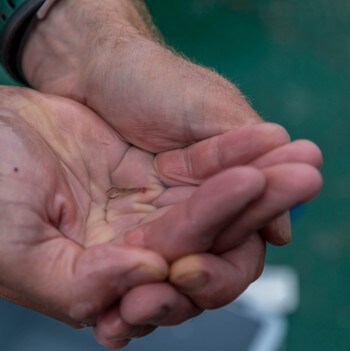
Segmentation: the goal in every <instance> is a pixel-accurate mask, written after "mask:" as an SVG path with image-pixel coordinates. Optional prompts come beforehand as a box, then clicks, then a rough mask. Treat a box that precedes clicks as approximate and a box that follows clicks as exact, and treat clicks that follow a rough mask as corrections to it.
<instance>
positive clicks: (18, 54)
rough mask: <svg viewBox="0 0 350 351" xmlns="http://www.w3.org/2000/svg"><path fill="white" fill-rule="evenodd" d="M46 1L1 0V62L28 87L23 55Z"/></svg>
mask: <svg viewBox="0 0 350 351" xmlns="http://www.w3.org/2000/svg"><path fill="white" fill-rule="evenodd" d="M44 3H45V0H26V1H25V0H17V1H16V0H0V25H1V27H2V30H1V33H0V60H1V63H2V65H3V66H4V68H5V69H6V71H7V72H8V73H9V74H10V75H11V77H12V78H14V79H15V80H17V81H18V82H20V83H22V84H25V85H28V83H27V82H26V80H25V78H24V75H23V71H22V64H21V61H22V54H23V48H24V44H25V42H26V39H27V36H28V34H29V32H30V29H31V28H32V26H33V25H34V24H35V22H36V21H37V17H36V13H37V12H38V10H39V9H40V8H41V7H42V6H43V4H44Z"/></svg>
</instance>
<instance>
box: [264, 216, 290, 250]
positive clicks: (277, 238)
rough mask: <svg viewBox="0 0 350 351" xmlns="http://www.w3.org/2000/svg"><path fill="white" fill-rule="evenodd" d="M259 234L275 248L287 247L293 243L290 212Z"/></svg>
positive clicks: (268, 225)
mask: <svg viewBox="0 0 350 351" xmlns="http://www.w3.org/2000/svg"><path fill="white" fill-rule="evenodd" d="M259 234H260V235H261V236H262V237H263V238H264V239H265V240H266V241H267V242H269V243H270V244H272V245H275V246H285V245H288V244H289V243H290V242H291V239H292V229H291V221H290V215H289V212H286V213H284V214H283V215H282V216H280V217H278V218H276V219H275V220H273V221H272V222H270V223H269V224H267V225H266V226H265V227H264V228H263V229H261V230H260V231H259Z"/></svg>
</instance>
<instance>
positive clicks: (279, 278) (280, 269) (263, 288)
mask: <svg viewBox="0 0 350 351" xmlns="http://www.w3.org/2000/svg"><path fill="white" fill-rule="evenodd" d="M238 301H239V302H242V303H244V304H245V305H249V306H251V307H252V308H256V309H258V310H260V311H262V312H266V313H270V314H275V315H286V314H290V313H293V312H295V311H296V310H297V309H298V307H299V304H300V284H299V277H298V274H297V272H296V271H295V270H294V269H293V268H291V267H288V266H267V267H266V268H265V270H264V273H263V274H262V276H261V277H260V278H259V279H258V280H257V281H256V282H255V283H253V284H252V285H251V286H250V287H249V288H248V289H247V290H246V291H245V292H244V293H243V294H242V296H241V297H240V298H239V299H238ZM228 307H229V306H228Z"/></svg>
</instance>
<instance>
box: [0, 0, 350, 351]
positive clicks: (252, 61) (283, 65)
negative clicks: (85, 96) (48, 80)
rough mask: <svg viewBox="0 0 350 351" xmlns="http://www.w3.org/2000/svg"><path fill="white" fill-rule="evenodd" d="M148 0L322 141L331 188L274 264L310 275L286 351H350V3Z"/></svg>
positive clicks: (193, 54)
mask: <svg viewBox="0 0 350 351" xmlns="http://www.w3.org/2000/svg"><path fill="white" fill-rule="evenodd" d="M147 3H148V5H149V7H150V9H151V12H152V14H153V16H154V19H155V22H156V24H157V25H158V26H159V28H160V29H161V31H162V33H163V35H164V37H165V39H166V41H167V43H168V44H169V45H171V46H173V47H174V48H175V49H177V50H178V51H180V52H182V53H183V54H184V55H186V56H187V57H189V58H190V59H192V60H194V61H195V62H198V63H200V64H203V65H206V66H210V67H212V68H214V69H215V70H217V71H218V72H219V73H221V74H223V75H224V76H226V77H227V78H229V79H230V80H232V81H233V82H234V83H236V84H237V85H238V86H239V87H240V89H241V90H242V91H243V92H244V94H245V95H246V96H247V97H248V98H249V99H250V101H251V102H252V104H253V106H254V107H255V109H256V110H257V111H258V112H259V113H260V114H261V115H262V116H263V117H264V118H265V119H266V120H268V121H273V122H277V123H280V124H282V125H283V126H285V127H286V128H287V129H288V131H289V132H290V134H291V136H292V137H293V139H297V138H308V139H311V140H313V141H315V142H316V143H317V144H318V145H319V146H320V147H321V149H322V151H323V153H324V158H325V165H324V168H323V175H324V180H325V187H324V190H323V192H322V194H321V195H320V196H319V197H318V198H317V199H316V200H315V201H314V202H313V203H311V204H310V205H308V206H306V207H304V208H302V210H301V213H299V217H298V218H297V220H295V223H294V239H293V242H292V244H291V245H289V246H288V247H285V248H272V247H270V248H269V253H268V262H269V263H273V264H286V265H291V266H292V267H294V268H295V269H296V270H297V272H298V273H299V275H300V279H301V306H300V309H299V310H298V312H297V313H295V314H294V315H293V316H292V317H291V319H290V332H289V336H288V341H287V350H288V351H291V350H293V351H294V350H298V351H309V350H318V351H323V350H327V351H329V350H332V351H333V350H334V351H346V350H350V346H349V344H350V332H349V331H350V302H349V300H348V299H349V298H350V281H349V279H348V272H349V271H350V260H349V259H348V250H349V249H348V248H349V242H350V239H349V235H348V234H349V229H350V218H349V216H348V211H349V210H350V203H349V199H350V162H349V159H348V150H349V147H350V138H349V134H350V132H349V130H350V121H349V112H350V99H349V94H350V89H349V78H350V65H349V55H350V1H345V0H332V1H330V0H327V1H326V0H304V1H301V0H177V1H164V0H149V1H147ZM3 76H4V75H3ZM2 83H11V81H10V80H9V79H8V78H6V77H5V76H4V78H3V80H2Z"/></svg>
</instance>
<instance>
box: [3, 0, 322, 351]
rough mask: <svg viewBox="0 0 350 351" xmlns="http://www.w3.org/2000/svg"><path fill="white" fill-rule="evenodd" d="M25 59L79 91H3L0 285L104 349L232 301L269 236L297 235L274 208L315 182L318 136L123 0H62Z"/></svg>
mask: <svg viewBox="0 0 350 351" xmlns="http://www.w3.org/2000/svg"><path fill="white" fill-rule="evenodd" d="M62 21H64V22H62ZM62 23H65V25H64V26H63V25H62ZM83 33H84V34H83ZM92 52H93V53H94V55H92ZM23 68H24V72H25V75H26V77H27V79H28V81H29V82H30V83H31V85H32V86H33V87H35V88H37V89H38V90H41V91H44V92H48V93H54V94H57V95H63V96H66V97H68V98H70V99H66V98H60V97H57V96H52V95H43V94H41V93H38V92H34V91H31V90H28V89H19V88H2V89H1V92H0V94H1V96H2V99H1V100H2V103H1V112H2V113H1V117H0V121H1V122H0V133H1V137H0V140H1V150H3V151H2V156H1V160H0V170H1V171H0V177H1V186H0V198H1V204H0V205H1V216H0V221H1V228H2V233H3V235H2V239H1V240H2V245H1V249H0V250H1V253H0V254H1V255H0V257H2V258H1V262H0V271H1V277H2V278H1V281H0V286H1V287H0V291H1V294H2V295H3V296H5V297H7V298H8V299H10V300H13V301H15V302H17V303H20V304H22V305H25V306H28V307H31V308H34V309H36V310H38V311H41V312H43V313H46V314H48V315H50V316H53V317H54V318H57V319H60V320H62V321H64V322H66V323H69V324H71V325H73V326H79V325H81V326H84V325H85V324H89V325H94V328H95V334H96V338H97V340H98V341H99V342H100V343H102V344H103V345H105V346H107V347H110V348H118V347H122V346H124V345H126V344H127V343H128V341H129V340H130V339H131V338H133V337H140V336H143V335H146V334H148V333H149V332H151V331H152V330H153V329H154V328H155V327H156V326H159V325H171V324H178V323H181V322H182V321H184V320H186V319H188V318H191V317H193V316H195V315H197V314H199V313H200V312H201V310H203V309H207V308H217V307H220V306H222V305H224V304H226V303H228V302H230V301H232V300H233V299H235V298H236V297H237V296H238V295H239V294H240V293H241V292H242V291H243V290H244V289H245V288H246V287H247V286H248V285H249V284H250V283H251V282H252V281H254V280H255V279H256V278H257V277H258V276H259V275H260V273H261V271H262V267H263V262H264V254H265V241H264V239H262V236H263V237H264V238H265V239H267V240H269V241H270V242H272V243H274V244H285V243H287V242H288V241H289V239H290V229H289V223H288V219H287V217H286V216H283V217H280V218H279V219H278V220H275V219H276V218H278V217H279V216H280V215H281V214H282V213H284V212H285V211H287V210H288V209H289V208H290V207H292V206H293V205H295V204H297V203H300V202H304V201H307V200H309V199H310V198H311V197H313V196H314V195H315V194H316V193H317V192H318V191H319V189H320V187H321V179H320V175H319V173H318V171H317V170H316V168H317V167H319V166H320V164H321V155H320V152H319V150H318V149H317V148H316V147H315V146H314V145H313V144H312V143H310V142H307V141H299V142H294V143H289V139H288V135H287V134H286V132H285V131H284V130H283V129H282V128H281V127H279V126H276V125H272V124H263V123H257V122H261V120H260V119H259V117H257V115H256V114H255V112H254V111H253V110H252V109H251V108H250V106H249V104H248V103H247V102H246V101H245V100H244V98H243V97H242V96H241V95H240V93H239V92H238V90H237V89H236V88H235V87H234V86H232V85H231V84H230V83H229V82H227V81H225V80H224V79H223V78H221V77H220V76H218V75H216V74H215V73H213V72H211V71H209V70H207V69H204V68H202V67H199V66H196V65H193V64H191V63H189V62H187V61H185V60H183V59H182V58H180V57H178V56H176V55H175V54H173V53H172V52H170V51H169V50H167V49H166V48H164V47H163V46H162V45H160V44H158V43H157V42H156V41H154V40H151V33H150V31H149V30H148V29H147V27H146V26H145V21H144V19H143V18H142V17H141V16H140V10H139V7H135V6H134V5H133V4H132V3H131V2H129V1H120V2H119V1H118V2H115V1H107V0H106V1H101V2H99V4H98V5H96V2H94V1H89V0H85V1H69V0H62V1H61V2H59V3H58V4H57V5H56V6H55V7H54V8H53V9H52V11H51V13H50V16H49V17H48V18H47V19H46V20H45V22H43V23H41V24H40V25H39V26H38V27H37V28H36V29H35V31H34V32H33V34H32V36H31V37H30V39H29V41H28V44H27V46H26V50H25V53H24V58H23ZM72 99H74V100H77V101H79V102H80V103H83V104H84V105H86V106H88V107H90V109H88V108H87V107H84V106H82V105H81V104H78V103H77V102H74V101H72ZM93 110H94V111H95V112H96V113H97V114H96V113H95V112H93ZM244 125H247V126H245V127H243V126H244ZM238 127H239V128H238ZM261 228H264V229H262V230H261ZM258 231H259V233H260V234H261V235H262V236H261V235H260V234H258Z"/></svg>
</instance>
